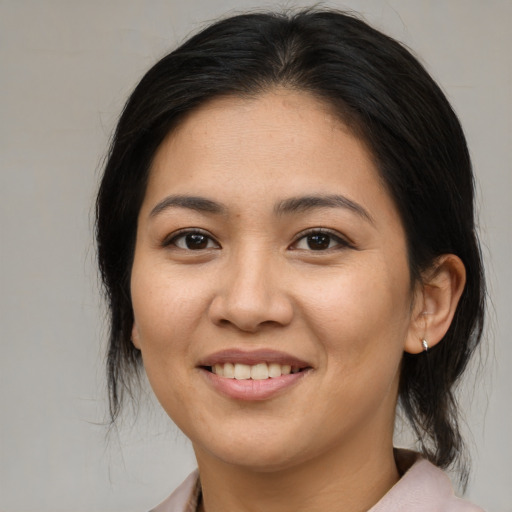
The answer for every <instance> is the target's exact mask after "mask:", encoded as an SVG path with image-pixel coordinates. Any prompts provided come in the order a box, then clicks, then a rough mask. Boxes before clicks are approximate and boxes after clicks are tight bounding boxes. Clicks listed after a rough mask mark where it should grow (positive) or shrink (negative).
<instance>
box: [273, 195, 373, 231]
mask: <svg viewBox="0 0 512 512" xmlns="http://www.w3.org/2000/svg"><path fill="white" fill-rule="evenodd" d="M316 208H346V209H348V210H350V211H352V212H354V213H356V214H357V215H359V217H361V218H363V219H365V220H367V221H369V222H370V223H371V224H374V220H373V218H372V216H371V215H370V213H369V212H368V211H367V210H366V209H365V208H363V207H362V206H361V205H360V204H358V203H356V202H355V201H352V200H351V199H349V198H348V197H345V196H342V195H337V194H332V195H311V196H301V197H291V198H289V199H285V200H283V201H280V202H279V203H277V205H276V206H275V212H276V213H277V214H278V215H280V214H286V213H296V212H306V211H308V210H314V209H316Z"/></svg>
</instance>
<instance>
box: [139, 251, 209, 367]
mask: <svg viewBox="0 0 512 512" xmlns="http://www.w3.org/2000/svg"><path fill="white" fill-rule="evenodd" d="M131 293H132V304H133V310H134V317H135V325H136V330H137V331H138V335H139V339H140V348H141V351H142V355H143V357H144V363H145V366H146V367H148V364H149V362H150V361H152V359H153V356H155V358H156V359H158V361H159V362H160V364H164V363H165V362H171V363H172V362H173V361H175V358H173V357H172V356H173V355H176V354H177V353H180V352H181V353H182V352H183V351H186V350H187V348H188V340H189V339H190V335H191V334H192V332H193V330H194V329H195V328H197V326H198V324H199V322H200V318H201V315H202V313H203V311H204V310H205V308H206V304H207V301H208V299H207V295H208V290H207V289H206V287H205V285H204V283H203V284H201V281H200V280H199V279H197V278H196V279H195V280H194V279H190V276H188V275H183V273H180V272H179V271H176V270H175V269H173V270H172V271H170V270H169V269H168V268H165V265H164V266H163V268H162V267H159V266H158V265H154V266H152V267H149V266H145V265H143V264H142V262H141V264H138V262H137V260H136V261H135V262H134V266H133V270H132V279H131ZM166 356H169V357H166ZM147 369H149V368H147Z"/></svg>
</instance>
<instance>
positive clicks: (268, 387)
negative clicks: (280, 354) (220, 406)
mask: <svg viewBox="0 0 512 512" xmlns="http://www.w3.org/2000/svg"><path fill="white" fill-rule="evenodd" d="M201 373H202V374H203V375H204V376H205V378H206V379H207V381H208V382H209V383H210V384H211V385H212V386H213V387H214V389H215V390H216V391H218V392H219V393H221V394H222V395H225V396H227V397H229V398H233V399H235V400H248V401H250V400H253V401H260V400H268V399H270V398H273V397H275V396H277V395H279V394H281V393H282V392H284V391H285V390H288V389H290V388H291V387H292V386H295V385H296V384H297V383H298V382H300V381H301V380H302V379H303V378H304V377H305V376H306V374H308V373H309V370H304V371H302V372H298V373H290V374H288V375H281V377H273V378H270V379H264V380H252V379H246V380H237V379H227V378H226V377H219V376H218V375H216V374H215V373H212V372H210V371H208V370H205V369H203V368H201Z"/></svg>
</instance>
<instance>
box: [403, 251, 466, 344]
mask: <svg viewBox="0 0 512 512" xmlns="http://www.w3.org/2000/svg"><path fill="white" fill-rule="evenodd" d="M465 284H466V269H465V267H464V263H462V261H461V259H460V258H459V257H458V256H455V255H454V254H444V255H442V256H440V257H439V258H437V259H436V261H435V262H434V265H432V267H431V268H430V269H428V270H426V271H425V272H423V274H422V276H421V282H420V283H418V285H417V289H416V292H415V300H414V306H413V312H412V317H411V325H410V328H409V333H408V335H407V339H406V342H405V351H406V352H409V353H410V354H418V353H420V352H422V351H423V350H425V348H424V346H423V344H422V341H423V340H426V342H427V344H428V347H430V348H431V347H433V346H435V345H437V344H438V343H439V342H440V341H441V340H442V339H443V337H444V335H445V334H446V333H447V331H448V329H449V327H450V324H451V323H452V320H453V316H454V315H455V311H456V309H457V304H458V303H459V299H460V297H461V295H462V291H463V290H464V285H465Z"/></svg>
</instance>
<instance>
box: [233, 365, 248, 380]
mask: <svg viewBox="0 0 512 512" xmlns="http://www.w3.org/2000/svg"><path fill="white" fill-rule="evenodd" d="M250 378H251V367H250V366H249V365H248V364H240V363H236V364H235V379H236V380H246V379H250Z"/></svg>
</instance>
